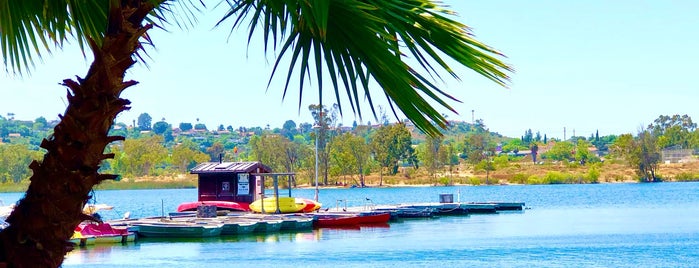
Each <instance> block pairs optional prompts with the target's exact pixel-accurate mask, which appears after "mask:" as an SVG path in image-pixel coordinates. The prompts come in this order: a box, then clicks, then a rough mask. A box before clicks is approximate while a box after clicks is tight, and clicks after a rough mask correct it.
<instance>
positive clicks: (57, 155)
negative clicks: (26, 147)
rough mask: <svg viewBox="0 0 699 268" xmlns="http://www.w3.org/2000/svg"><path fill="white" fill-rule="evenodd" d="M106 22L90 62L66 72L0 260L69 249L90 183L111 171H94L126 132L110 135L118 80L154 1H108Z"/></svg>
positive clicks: (33, 259)
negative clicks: (54, 118) (60, 100)
mask: <svg viewBox="0 0 699 268" xmlns="http://www.w3.org/2000/svg"><path fill="white" fill-rule="evenodd" d="M111 2H112V5H111V7H110V15H109V22H108V28H107V31H106V33H105V37H104V39H103V42H102V45H101V46H98V45H97V44H96V43H95V42H94V41H92V40H89V43H90V46H91V49H92V51H93V53H94V61H93V63H92V65H91V66H90V69H89V71H88V73H87V76H86V77H85V78H84V79H81V78H77V81H74V80H70V79H66V80H64V81H63V85H65V86H66V87H68V89H69V92H68V96H67V98H68V107H67V108H66V111H65V114H64V115H63V116H61V122H60V123H59V124H58V125H56V127H55V128H54V133H53V135H52V136H50V137H48V138H47V139H44V141H43V142H42V143H41V147H42V148H44V149H46V150H47V152H46V154H45V155H44V159H43V160H42V161H41V162H38V161H34V162H33V163H31V164H30V166H29V168H31V169H32V171H33V175H32V176H31V178H30V184H29V188H28V189H27V192H26V194H25V196H24V197H23V198H22V199H21V200H20V201H19V202H18V204H17V206H16V208H15V209H14V211H13V212H12V214H11V215H10V216H9V217H8V218H7V222H8V223H9V224H10V226H9V227H7V228H6V229H4V230H3V231H2V232H0V247H1V248H0V262H4V263H5V264H6V265H8V266H10V267H58V266H60V265H61V263H62V262H63V259H64V256H65V254H66V253H67V252H68V251H69V250H71V249H72V245H71V244H70V243H68V242H67V240H68V239H69V238H70V237H71V235H72V234H73V230H74V228H75V226H77V225H78V224H79V223H80V222H81V221H83V220H86V219H90V218H91V217H90V216H87V215H84V214H83V213H82V208H83V206H84V205H85V203H86V202H87V201H88V200H89V199H90V198H91V196H90V191H92V188H93V186H95V185H97V184H99V183H100V182H102V181H104V180H109V179H115V178H117V176H116V175H111V174H100V173H99V172H98V169H99V167H100V163H101V162H102V160H105V159H109V158H113V157H114V155H113V154H104V151H105V148H106V146H107V145H108V144H109V143H111V142H113V141H117V140H123V139H124V137H118V136H108V133H109V129H110V128H111V127H112V125H113V122H114V119H115V118H116V116H117V115H118V114H119V113H120V112H122V111H124V110H127V109H129V107H128V105H129V104H130V102H129V101H128V100H126V99H122V98H120V97H119V96H120V94H121V93H122V91H123V90H124V89H126V88H127V87H129V86H132V85H135V84H136V82H135V81H124V74H125V72H126V70H127V69H128V68H129V67H131V66H132V65H133V64H134V62H135V61H134V60H133V58H132V56H133V55H134V53H135V52H136V51H137V49H138V48H139V47H140V44H139V38H140V37H141V36H143V35H144V34H145V32H146V31H147V30H148V29H149V28H150V27H151V26H150V25H146V26H141V23H142V22H143V19H144V18H145V16H146V15H147V14H148V13H149V12H150V11H151V10H153V5H151V4H148V3H141V1H138V0H136V1H111Z"/></svg>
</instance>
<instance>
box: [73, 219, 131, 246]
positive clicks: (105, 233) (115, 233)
mask: <svg viewBox="0 0 699 268" xmlns="http://www.w3.org/2000/svg"><path fill="white" fill-rule="evenodd" d="M76 231H78V232H80V234H81V235H82V236H83V237H94V238H95V239H94V242H95V244H103V243H109V244H113V243H127V242H133V241H135V240H136V233H134V232H129V231H128V230H127V229H126V228H114V227H112V226H111V225H110V224H109V223H85V224H80V225H79V226H78V227H76Z"/></svg>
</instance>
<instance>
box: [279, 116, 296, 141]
mask: <svg viewBox="0 0 699 268" xmlns="http://www.w3.org/2000/svg"><path fill="white" fill-rule="evenodd" d="M296 133H298V132H297V131H296V122H294V120H286V122H284V125H283V126H282V135H284V136H286V137H287V138H289V139H290V140H293V139H294V135H296Z"/></svg>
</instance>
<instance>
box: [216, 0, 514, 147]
mask: <svg viewBox="0 0 699 268" xmlns="http://www.w3.org/2000/svg"><path fill="white" fill-rule="evenodd" d="M228 3H229V4H230V10H229V12H228V13H227V15H226V16H225V17H224V18H223V19H222V20H221V21H224V20H226V19H227V18H230V17H237V20H236V21H235V23H234V26H233V27H234V28H235V27H239V26H240V25H242V24H243V21H244V20H241V18H243V17H244V18H247V19H249V21H250V22H249V26H250V28H249V36H248V38H249V39H250V38H252V36H253V33H254V31H256V30H261V31H262V32H263V33H265V34H264V35H263V38H264V42H265V47H267V44H268V43H272V44H273V45H274V46H275V48H276V44H282V46H281V48H280V50H279V52H280V53H279V58H278V59H277V61H276V63H275V65H274V69H273V71H272V75H271V77H270V82H271V79H272V77H274V74H275V73H276V71H277V70H278V69H277V68H278V67H279V63H280V61H281V59H282V58H283V57H284V56H285V55H287V56H289V57H291V61H290V66H289V69H288V71H287V74H286V84H285V87H284V89H283V90H284V96H286V93H287V91H288V87H289V83H290V80H291V77H292V75H293V72H294V69H295V68H299V70H300V71H299V74H298V75H299V83H300V84H299V96H302V95H303V84H304V81H305V79H306V78H307V77H306V76H310V75H311V72H310V69H311V68H313V66H310V65H311V64H312V63H314V64H315V66H314V67H315V69H316V72H315V76H316V79H317V80H318V84H319V88H318V90H319V92H322V86H321V85H322V77H323V76H324V74H323V65H325V67H326V69H327V74H329V77H330V79H331V82H332V84H333V87H334V91H335V97H336V99H337V100H336V101H337V103H338V104H339V103H341V102H340V95H341V92H340V90H341V89H340V83H338V80H341V81H342V87H344V88H345V93H344V94H346V95H347V97H348V99H349V103H350V105H351V108H352V111H353V112H354V113H356V114H358V115H359V116H360V117H361V116H362V113H361V110H360V108H359V107H360V106H359V98H360V97H364V98H366V99H367V100H368V101H369V103H370V107H371V108H372V114H373V115H374V117H376V112H375V111H374V108H373V102H372V96H371V94H370V93H369V88H368V87H369V86H368V85H369V81H372V80H373V81H374V82H376V83H377V84H378V85H379V86H381V88H382V89H383V91H384V92H385V95H386V97H387V98H388V100H389V103H390V105H391V108H392V109H393V105H394V104H395V106H396V107H397V108H398V109H400V110H401V111H402V112H403V114H404V115H405V116H407V117H408V119H410V120H411V121H412V122H413V123H414V124H415V126H416V127H417V128H419V129H421V130H422V131H423V132H425V133H427V134H429V135H433V136H434V135H440V132H439V129H438V128H444V127H446V123H447V122H446V119H445V118H444V117H443V116H442V115H441V114H440V113H439V112H438V111H437V110H436V109H435V108H434V107H433V106H432V105H431V104H430V102H429V101H428V100H432V101H434V102H436V103H438V104H439V105H441V106H442V107H444V108H447V109H449V110H451V111H454V112H456V111H455V110H454V109H453V108H452V107H451V106H450V105H449V104H448V103H446V102H445V100H444V98H447V99H451V100H456V99H454V98H453V97H452V96H450V95H449V94H447V93H446V92H443V91H442V90H440V89H439V88H438V87H437V86H436V85H435V84H434V83H433V82H434V80H441V77H440V73H439V72H440V71H446V72H447V73H448V74H450V75H451V76H452V77H453V78H456V79H459V76H458V74H457V73H455V72H454V71H453V70H452V68H451V67H450V66H449V65H448V64H447V63H446V61H445V60H444V59H443V58H442V57H443V56H447V57H449V58H451V59H453V60H455V61H456V62H457V63H459V64H461V65H463V66H466V67H468V68H470V69H472V70H473V71H475V72H476V73H479V74H481V75H482V76H484V77H486V78H488V79H490V80H492V81H494V82H495V83H498V84H500V85H503V86H505V85H506V84H507V82H508V80H509V77H508V74H507V73H508V72H512V69H511V67H510V66H508V65H507V64H505V63H503V62H502V61H500V59H499V58H500V57H502V56H503V55H502V54H500V53H499V52H497V51H495V50H494V49H492V48H490V47H488V46H486V45H484V44H482V43H480V42H478V41H477V40H475V39H474V38H473V37H472V35H471V33H470V29H469V28H468V27H467V26H465V25H463V24H461V23H459V22H457V21H455V20H452V19H449V18H448V17H447V16H450V15H453V14H452V13H451V12H449V11H448V10H446V9H443V8H442V7H440V6H438V5H437V4H435V3H434V2H432V1H429V0H334V1H327V0H307V1H296V0H237V1H236V0H229V1H228ZM248 15H250V16H249V17H248ZM259 25H262V27H263V28H262V29H257V26H259ZM287 32H288V34H286V35H285V33H287ZM269 33H273V35H272V36H270V35H269ZM311 51H313V52H311ZM311 55H313V56H314V57H315V60H311V59H310V57H311ZM408 55H411V56H412V58H413V59H415V61H416V62H417V65H418V66H419V67H420V68H421V71H418V70H416V69H415V68H413V67H412V66H409V65H408V64H406V63H405V61H404V60H405V58H406V57H407V56H408ZM321 58H322V59H321ZM308 78H310V77H308ZM338 78H339V79H338ZM360 89H361V92H360ZM320 96H322V95H320ZM319 101H320V104H321V105H322V104H323V100H322V97H320V99H319ZM299 107H300V97H299ZM340 110H341V109H340ZM393 112H394V114H396V111H395V110H393Z"/></svg>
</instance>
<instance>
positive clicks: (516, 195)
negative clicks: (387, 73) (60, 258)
mask: <svg viewBox="0 0 699 268" xmlns="http://www.w3.org/2000/svg"><path fill="white" fill-rule="evenodd" d="M285 193H287V192H286V191H283V192H282V194H285ZM442 193H451V194H454V198H455V199H457V198H458V199H460V201H490V200H497V201H522V202H526V204H527V207H529V208H530V209H527V210H526V211H525V212H523V213H501V214H495V215H472V216H466V217H441V218H437V219H430V220H405V221H402V222H395V223H391V224H390V226H389V227H371V228H364V227H362V228H361V229H349V230H337V229H320V230H314V231H309V232H303V233H281V234H274V235H248V236H228V237H217V238H210V239H188V240H178V241H173V240H157V239H141V240H139V241H138V242H137V243H132V244H128V245H116V246H96V247H95V246H91V247H88V248H86V249H80V250H76V251H74V252H71V253H70V254H69V255H68V256H67V258H66V261H65V263H64V267H100V268H102V267H168V266H175V267H207V268H213V267H231V266H237V267H399V266H400V267H692V266H695V267H699V183H659V184H599V185H546V186H477V187H470V186H463V187H425V188H422V187H415V188H390V189H377V188H368V189H322V190H321V192H320V199H321V200H320V201H321V202H323V204H324V206H325V207H328V206H332V207H334V206H335V204H336V200H338V199H349V200H350V201H349V203H350V204H354V205H360V204H363V202H360V201H359V200H366V198H369V199H371V201H372V202H373V203H376V204H395V203H407V202H437V201H438V200H439V194H442ZM292 194H293V195H294V196H304V197H313V190H293V192H292ZM19 197H20V195H19V194H2V195H0V198H2V199H3V200H4V201H5V203H8V202H14V201H16V200H17V199H18V198H19ZM95 198H96V202H97V203H107V204H111V205H114V206H116V208H115V211H112V212H106V213H105V214H104V216H105V217H106V218H116V217H120V215H121V214H122V213H124V212H126V211H130V212H131V215H132V217H144V216H155V215H160V214H161V213H162V212H161V211H164V212H165V213H167V212H170V211H174V210H175V208H176V207H177V205H178V204H179V203H180V202H184V201H190V200H193V199H195V198H196V190H195V189H186V190H133V191H98V192H96V193H95ZM365 202H366V201H365Z"/></svg>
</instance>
